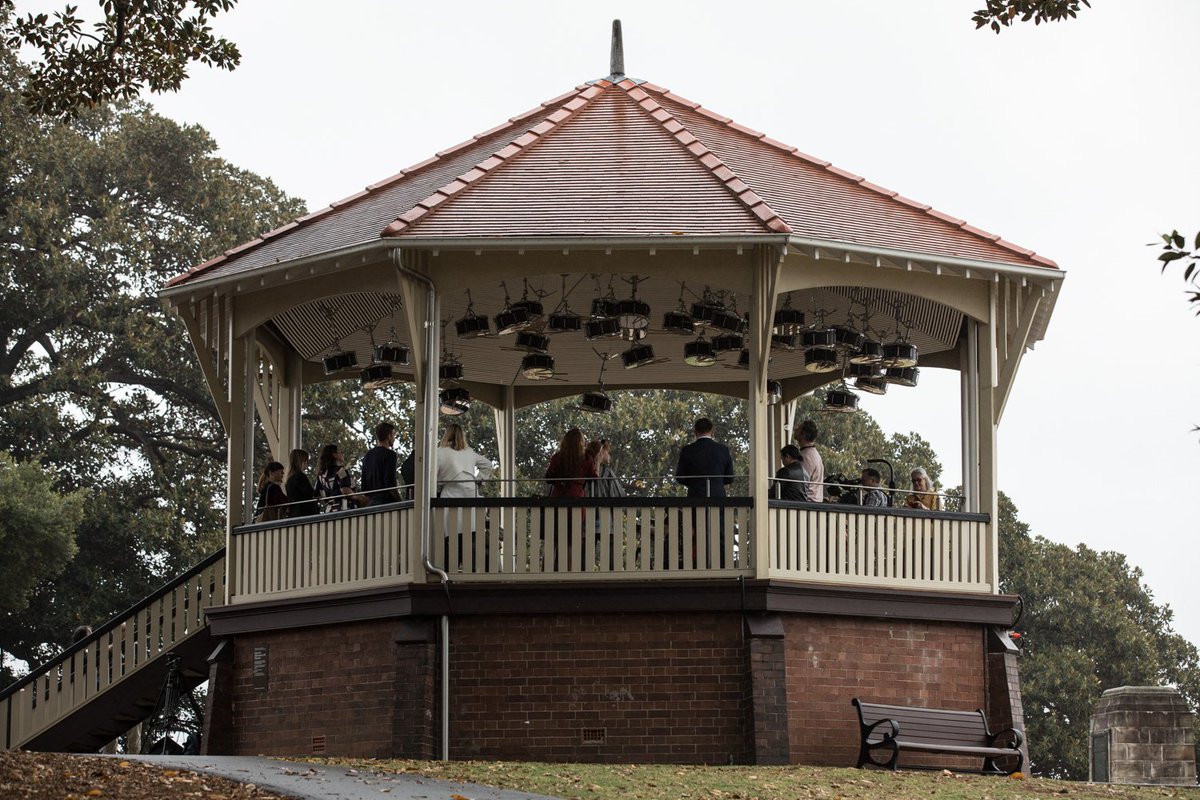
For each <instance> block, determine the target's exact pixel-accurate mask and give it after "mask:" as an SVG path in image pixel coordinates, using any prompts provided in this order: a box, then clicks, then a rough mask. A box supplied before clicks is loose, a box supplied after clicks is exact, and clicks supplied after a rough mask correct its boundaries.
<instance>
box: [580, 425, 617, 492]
mask: <svg viewBox="0 0 1200 800" xmlns="http://www.w3.org/2000/svg"><path fill="white" fill-rule="evenodd" d="M584 455H585V456H586V457H589V458H591V459H592V464H593V465H594V466H595V468H596V480H594V481H588V485H587V487H586V489H585V491H584V493H585V494H586V495H587V496H588V497H624V496H625V487H624V486H622V485H621V481H620V480H619V479H618V478H617V473H616V472H614V471H613V468H612V442H610V441H608V440H607V439H595V440H593V441H591V442H588V446H587V449H586V450H585V451H584Z"/></svg>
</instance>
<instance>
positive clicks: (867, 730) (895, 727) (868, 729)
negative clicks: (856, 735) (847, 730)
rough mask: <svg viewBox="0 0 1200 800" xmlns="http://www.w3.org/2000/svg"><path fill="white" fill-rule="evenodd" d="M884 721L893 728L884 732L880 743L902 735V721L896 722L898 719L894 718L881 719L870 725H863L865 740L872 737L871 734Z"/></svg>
mask: <svg viewBox="0 0 1200 800" xmlns="http://www.w3.org/2000/svg"><path fill="white" fill-rule="evenodd" d="M884 723H886V724H887V725H889V726H890V727H891V729H892V730H891V731H890V732H888V733H884V734H883V741H881V742H880V744H883V742H886V741H889V740H891V739H895V738H896V737H897V736H899V735H900V723H898V722H896V720H894V719H881V720H876V721H875V722H873V723H871V724H870V725H863V726H862V738H863V741H864V742H865V741H866V740H867V739H870V738H871V734H872V733H874V732H875V729H876V728H878V727H879V726H880V725H883V724H884Z"/></svg>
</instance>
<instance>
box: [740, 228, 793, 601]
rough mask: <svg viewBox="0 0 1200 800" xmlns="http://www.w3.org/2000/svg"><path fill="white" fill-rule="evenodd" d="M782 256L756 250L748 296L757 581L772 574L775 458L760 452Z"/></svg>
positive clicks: (766, 444) (767, 442)
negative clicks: (770, 505) (771, 501)
mask: <svg viewBox="0 0 1200 800" xmlns="http://www.w3.org/2000/svg"><path fill="white" fill-rule="evenodd" d="M783 255H784V251H782V250H780V249H777V248H774V247H765V246H762V247H758V248H756V250H755V264H754V284H753V289H752V291H751V296H750V321H751V331H750V335H751V342H750V375H749V382H750V387H749V388H750V391H749V393H748V399H747V402H746V405H747V410H748V411H749V414H750V465H749V466H750V470H749V471H750V496H751V498H752V499H753V501H754V507H753V508H752V509H751V513H750V516H751V520H752V524H751V525H750V535H751V536H753V537H754V559H755V577H756V578H766V577H769V576H770V574H771V562H770V546H769V542H770V530H769V526H770V519H771V517H770V514H769V513H768V509H767V501H768V498H769V497H770V481H769V478H770V476H771V474H772V472H771V465H772V464H774V463H775V455H774V453H773V452H771V453H764V452H763V450H764V449H768V450H769V449H770V448H771V446H772V445H771V438H770V434H769V430H768V429H769V423H768V420H769V417H770V414H769V411H768V409H769V408H770V407H769V406H768V405H767V367H768V364H769V362H770V358H771V329H772V327H773V326H774V322H775V300H776V288H777V286H778V284H779V272H780V265H781V263H782V260H783Z"/></svg>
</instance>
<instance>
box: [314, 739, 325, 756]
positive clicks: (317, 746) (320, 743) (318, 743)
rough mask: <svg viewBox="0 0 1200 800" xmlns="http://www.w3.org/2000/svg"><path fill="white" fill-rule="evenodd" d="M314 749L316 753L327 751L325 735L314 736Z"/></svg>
mask: <svg viewBox="0 0 1200 800" xmlns="http://www.w3.org/2000/svg"><path fill="white" fill-rule="evenodd" d="M312 751H313V752H314V753H324V752H325V737H324V736H314V737H312Z"/></svg>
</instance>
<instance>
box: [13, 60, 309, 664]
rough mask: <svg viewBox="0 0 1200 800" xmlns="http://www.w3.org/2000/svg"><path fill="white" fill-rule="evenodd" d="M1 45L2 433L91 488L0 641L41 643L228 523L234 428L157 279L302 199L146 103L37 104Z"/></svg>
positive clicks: (161, 573) (212, 540)
mask: <svg viewBox="0 0 1200 800" xmlns="http://www.w3.org/2000/svg"><path fill="white" fill-rule="evenodd" d="M26 80H27V75H26V73H25V70H24V69H23V68H22V67H21V66H20V65H19V64H17V63H16V60H15V58H14V57H13V56H12V54H10V53H6V52H0V130H3V132H4V134H3V137H0V450H6V451H8V452H10V453H11V454H12V457H13V459H15V460H16V461H18V462H37V463H39V464H40V465H41V466H42V467H43V468H44V469H45V471H46V472H47V473H48V474H49V475H51V476H52V478H53V480H54V483H55V486H56V488H57V489H58V491H60V492H63V493H69V492H72V491H76V490H85V491H87V493H88V495H89V498H90V500H89V502H88V503H87V504H85V506H84V509H83V516H82V519H81V521H80V523H79V525H78V526H77V529H76V533H77V536H76V539H77V542H78V546H79V554H78V555H77V556H76V557H75V558H74V559H72V560H71V561H70V563H69V564H68V566H67V568H66V570H65V572H64V573H63V574H62V576H61V577H60V578H59V579H57V580H52V581H51V580H46V581H42V582H41V583H39V584H38V586H37V588H36V589H35V590H34V595H33V602H32V603H31V604H30V608H29V609H28V610H27V611H26V612H25V613H24V614H23V615H22V617H21V618H20V619H19V620H17V619H14V618H11V617H7V618H0V648H3V649H6V650H8V651H10V652H13V653H16V654H17V655H18V657H20V658H22V659H25V660H39V659H40V658H42V657H44V656H45V655H46V653H47V652H48V651H49V650H50V649H52V648H53V647H54V646H55V645H56V644H58V643H61V642H62V640H63V639H64V638H65V637H66V636H67V635H68V634H69V632H70V629H71V628H72V627H73V626H74V625H76V624H78V623H79V622H97V621H102V620H104V619H106V618H107V617H108V616H109V615H111V614H112V613H113V612H115V611H118V610H120V609H121V608H123V607H124V606H126V605H128V604H129V603H131V602H132V601H133V600H135V599H137V598H140V597H141V596H144V595H145V594H146V593H148V591H149V590H151V589H153V588H154V587H155V586H156V585H157V584H158V583H160V582H162V581H163V580H165V579H166V577H167V576H169V575H172V574H175V573H176V572H178V571H179V570H181V569H183V568H185V567H187V566H189V565H190V564H192V563H194V561H195V560H196V559H197V558H198V557H199V556H200V555H201V554H203V553H206V552H208V551H210V550H211V549H213V548H215V547H216V546H219V544H220V543H221V541H222V538H223V537H222V535H221V532H222V528H223V524H222V522H223V518H222V511H221V503H222V498H223V494H224V489H223V487H224V475H223V470H222V464H223V461H224V447H225V445H224V435H223V433H222V430H221V427H220V424H219V420H218V417H217V414H216V410H215V408H214V406H213V404H212V401H211V399H210V396H209V393H208V390H207V388H206V387H205V386H204V384H203V382H202V379H201V378H200V374H199V370H198V369H197V368H196V365H195V356H194V354H193V352H192V350H191V346H190V345H189V343H188V341H187V339H186V336H185V332H184V330H183V326H182V324H181V323H180V321H179V320H178V319H176V318H175V317H174V316H173V315H172V314H170V313H168V312H167V311H166V310H165V309H164V307H163V306H162V304H161V303H160V302H159V301H158V299H157V298H156V296H155V292H156V291H157V290H158V288H159V287H160V286H161V285H162V283H163V282H164V281H165V280H166V279H167V278H168V277H171V276H173V275H176V274H179V273H180V272H183V271H185V270H187V269H188V268H190V267H191V266H194V265H195V264H197V263H199V262H201V261H202V260H203V259H204V258H206V257H209V256H211V255H212V254H213V253H217V252H221V251H222V250H224V249H227V248H229V247H232V246H234V245H236V244H238V243H240V242H242V241H245V240H247V239H250V238H252V237H254V236H255V235H257V234H259V233H261V232H262V231H264V230H267V229H269V228H271V227H274V226H276V225H278V224H280V223H282V222H283V221H285V220H287V219H290V218H293V217H295V216H298V215H300V214H302V213H303V212H304V207H303V204H302V203H300V202H299V201H297V200H293V199H290V198H288V197H286V196H285V195H284V194H283V193H282V192H281V191H279V189H278V188H276V187H275V186H274V184H272V183H271V182H270V181H268V180H265V179H263V178H260V177H258V176H256V175H253V174H251V173H249V172H246V171H243V170H240V169H237V168H235V167H233V166H232V165H230V164H229V163H227V162H225V161H224V160H222V159H220V158H218V157H217V156H216V155H215V151H216V145H215V143H214V142H213V141H212V139H211V138H210V137H209V135H208V134H207V133H206V132H205V131H204V130H203V129H201V128H199V127H196V126H183V125H179V124H177V123H175V122H172V121H170V120H167V119H165V118H163V117H160V116H157V115H155V114H153V113H152V112H151V111H150V110H149V109H147V108H146V107H144V106H142V105H138V104H133V105H127V106H122V107H113V106H105V107H101V108H97V109H95V110H92V111H88V112H85V113H82V114H80V115H79V116H78V117H77V118H75V119H73V120H71V121H70V122H69V123H59V122H55V121H53V120H50V119H48V118H46V117H44V116H41V115H36V114H33V113H31V112H30V111H29V110H28V109H27V108H26V107H25V106H24V104H23V103H22V102H21V100H20V95H21V92H22V89H23V87H24V86H25V83H26Z"/></svg>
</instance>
